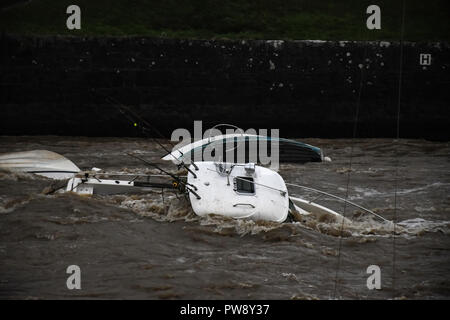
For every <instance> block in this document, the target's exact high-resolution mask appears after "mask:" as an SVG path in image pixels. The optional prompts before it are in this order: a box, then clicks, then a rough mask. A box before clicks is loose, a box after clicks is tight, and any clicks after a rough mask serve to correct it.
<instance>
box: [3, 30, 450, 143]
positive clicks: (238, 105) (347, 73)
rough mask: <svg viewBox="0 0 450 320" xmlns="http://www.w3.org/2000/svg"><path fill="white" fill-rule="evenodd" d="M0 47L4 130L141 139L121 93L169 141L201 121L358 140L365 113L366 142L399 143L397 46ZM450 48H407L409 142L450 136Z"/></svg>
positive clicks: (8, 43)
mask: <svg viewBox="0 0 450 320" xmlns="http://www.w3.org/2000/svg"><path fill="white" fill-rule="evenodd" d="M0 50H1V60H0V70H1V72H0V105H1V108H0V134H2V135H17V134H19V135H22V134H40V135H42V134H54V135H84V136H133V135H138V134H139V133H138V132H137V131H136V130H135V128H133V126H132V125H130V123H129V122H128V121H124V119H123V116H122V115H121V114H120V113H119V112H118V111H117V108H116V107H114V105H113V103H112V102H111V100H108V99H106V98H105V97H110V98H112V99H113V100H114V101H116V100H117V101H119V102H121V103H123V104H125V105H128V106H131V107H132V108H133V109H134V110H136V111H137V112H138V113H139V114H140V115H142V116H143V117H145V118H146V119H147V120H149V121H150V122H151V123H152V125H154V126H156V127H157V128H158V129H159V130H160V131H161V132H162V133H163V134H164V135H165V136H166V137H169V136H170V134H171V132H172V131H173V130H174V129H176V128H178V127H182V128H187V129H189V130H192V127H193V121H194V120H202V121H203V129H206V128H208V127H211V126H213V125H215V124H218V123H232V124H235V125H238V126H240V127H242V128H244V129H247V128H255V129H259V128H268V129H269V128H279V129H280V135H281V136H284V137H329V138H340V137H352V136H353V128H354V120H355V116H356V115H357V119H358V122H357V127H356V129H357V130H356V135H355V136H356V137H395V136H396V128H397V112H398V94H399V76H400V68H399V66H400V51H401V50H400V44H399V43H398V42H397V43H393V42H345V41H340V42H335V41H333V42H328V41H327V42H325V41H278V40H274V41H264V40H253V41H212V40H210V41H207V40H173V39H151V38H141V37H126V38H112V37H111V38H72V37H13V36H8V35H2V36H1V37H0ZM448 53H449V44H448V43H408V42H406V43H404V46H403V69H402V75H403V76H402V87H401V104H400V137H403V138H425V139H436V140H448V139H449V131H448V130H447V126H448V124H449V123H450V112H449V111H448V101H449V90H448V87H449V83H450V76H449V72H448V70H449V68H450V58H449V54H448ZM421 54H430V56H428V57H426V56H425V58H424V59H423V60H422V64H421V59H420V55H421ZM429 58H431V60H430V59H429ZM428 62H431V64H430V65H427V64H428ZM359 96H360V100H359V99H358V97H359ZM358 100H359V101H360V102H359V103H358ZM358 106H359V108H358ZM357 109H358V110H357Z"/></svg>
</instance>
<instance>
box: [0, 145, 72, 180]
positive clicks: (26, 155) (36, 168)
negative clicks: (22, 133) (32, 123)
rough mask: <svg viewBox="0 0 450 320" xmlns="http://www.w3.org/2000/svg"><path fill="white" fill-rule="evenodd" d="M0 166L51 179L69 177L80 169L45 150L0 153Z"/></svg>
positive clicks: (60, 156)
mask: <svg viewBox="0 0 450 320" xmlns="http://www.w3.org/2000/svg"><path fill="white" fill-rule="evenodd" d="M0 168H1V169H3V170H9V171H19V172H28V173H34V174H38V175H42V176H45V177H48V178H52V179H69V178H71V177H73V176H74V175H75V174H76V173H78V172H79V171H80V169H79V168H78V167H77V166H76V165H75V164H74V163H73V162H72V161H70V160H68V159H67V158H65V157H63V156H62V155H60V154H58V153H55V152H52V151H47V150H33V151H24V152H12V153H4V154H0Z"/></svg>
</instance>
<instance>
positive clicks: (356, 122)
mask: <svg viewBox="0 0 450 320" xmlns="http://www.w3.org/2000/svg"><path fill="white" fill-rule="evenodd" d="M366 55H367V40H366V41H364V51H363V59H362V67H361V72H360V79H359V88H358V97H357V100H356V110H355V118H354V122H353V138H352V142H351V144H350V160H349V170H348V175H347V187H346V192H345V200H346V201H345V202H344V210H343V213H342V216H343V217H344V219H342V223H341V227H340V230H339V247H338V262H337V267H336V274H335V278H334V290H333V299H336V293H337V283H338V275H339V269H340V267H341V249H342V233H343V230H344V224H345V211H346V209H347V201H348V195H349V186H350V174H351V171H352V164H353V148H354V145H355V141H354V140H355V139H356V132H357V128H358V120H359V109H360V106H361V94H362V88H363V81H364V69H365V63H366V61H365V60H366Z"/></svg>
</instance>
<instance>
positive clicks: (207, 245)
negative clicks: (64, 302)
mask: <svg viewBox="0 0 450 320" xmlns="http://www.w3.org/2000/svg"><path fill="white" fill-rule="evenodd" d="M301 141H304V142H307V143H310V144H313V145H316V146H318V147H321V148H322V149H323V150H324V152H325V155H326V156H329V157H331V159H332V162H329V163H327V162H324V163H308V164H304V165H300V164H282V165H281V168H280V174H281V175H282V176H283V177H284V178H285V180H286V181H287V182H291V183H296V184H301V185H306V186H310V187H313V188H317V189H321V190H324V191H327V192H330V193H333V194H336V195H339V196H342V197H345V196H346V195H347V193H348V198H349V199H350V200H352V201H354V202H356V203H358V204H360V205H362V206H364V207H366V208H369V209H371V210H373V211H375V212H376V213H378V214H380V215H382V216H384V217H385V218H387V219H393V218H394V216H396V221H397V222H398V224H397V226H396V228H395V229H396V236H395V239H394V237H393V228H392V224H389V223H384V222H382V221H380V220H378V219H377V218H374V217H372V216H370V215H368V214H365V213H363V212H362V211H360V210H358V209H356V208H353V207H349V206H346V207H345V208H344V205H343V204H342V203H339V202H335V201H332V200H331V199H328V198H327V197H323V198H320V199H317V202H319V203H322V204H325V205H327V206H330V207H331V208H333V209H335V210H336V211H338V212H340V213H343V212H344V210H345V216H346V217H348V218H349V219H350V220H351V221H352V222H351V223H345V224H344V225H342V224H340V223H336V222H334V221H326V220H321V219H319V220H314V219H313V218H311V219H307V220H304V221H300V222H294V223H284V224H277V223H268V222H255V221H249V220H233V219H227V218H224V217H220V216H208V217H204V218H200V217H197V216H196V215H195V214H194V213H193V212H192V211H191V210H190V207H189V204H188V203H187V202H186V200H184V198H183V197H182V196H178V195H175V194H173V193H170V192H169V191H165V192H164V197H162V194H161V191H160V190H155V191H154V192H151V193H146V194H135V195H111V196H93V197H90V198H88V197H83V196H78V195H75V194H55V195H45V194H44V193H43V190H44V189H46V187H48V186H49V185H50V184H52V180H49V179H46V178H43V177H38V176H35V175H32V174H24V173H22V174H19V173H10V172H0V298H3V299H5V298H8V299H10V298H18V299H60V298H62V299H66V298H83V299H86V298H98V299H122V298H126V299H449V298H450V255H449V254H450V252H449V249H450V232H449V231H450V218H449V215H450V197H449V194H450V170H449V168H450V163H449V161H450V146H449V143H448V142H427V141H421V140H400V141H399V142H397V143H394V141H392V140H388V139H357V140H325V139H302V140H301ZM36 149H46V150H51V151H54V152H57V153H60V154H62V155H64V156H65V157H67V158H69V159H71V160H72V161H73V162H74V163H75V164H77V165H78V166H79V167H80V168H82V169H90V168H92V167H98V168H102V169H104V170H107V171H114V172H117V171H121V172H128V173H143V172H156V171H155V170H154V169H150V168H148V167H146V166H145V164H142V163H140V162H139V161H138V160H136V159H133V158H130V157H128V156H126V155H124V154H125V152H139V153H140V155H141V156H143V157H145V158H146V159H148V160H150V161H156V162H162V161H160V160H159V157H160V156H162V155H163V154H164V153H165V152H164V151H163V150H161V149H159V147H158V146H157V145H156V144H155V143H152V142H150V141H149V140H146V139H134V138H133V139H131V138H123V139H122V138H83V137H0V152H12V151H24V150H36ZM351 155H352V156H351ZM350 159H351V168H350ZM163 166H164V168H166V169H170V170H173V171H176V168H175V167H172V166H171V164H170V163H164V164H163ZM396 172H397V174H396ZM396 185H397V197H396V198H395V189H396ZM347 187H348V189H347ZM289 192H290V194H291V195H297V196H304V197H309V199H314V195H311V194H308V193H305V192H304V191H302V190H300V189H297V190H296V189H294V188H290V189H289ZM321 201H322V202H321ZM341 229H342V233H341V232H340V231H341ZM341 234H342V237H340V235H341ZM69 265H78V266H79V267H80V269H81V290H68V289H67V287H66V280H67V277H68V276H69V274H67V273H66V269H67V267H68V266H69ZM369 265H378V266H379V267H380V270H381V289H380V290H369V289H368V288H367V284H366V282H367V278H368V277H369V276H370V274H368V273H367V268H368V266H369Z"/></svg>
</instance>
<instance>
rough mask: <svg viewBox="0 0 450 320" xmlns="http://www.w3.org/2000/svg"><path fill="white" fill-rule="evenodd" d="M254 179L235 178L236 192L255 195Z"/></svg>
mask: <svg viewBox="0 0 450 320" xmlns="http://www.w3.org/2000/svg"><path fill="white" fill-rule="evenodd" d="M253 182H254V181H253V178H250V177H236V178H234V191H236V192H237V193H242V194H255V184H254V183H253Z"/></svg>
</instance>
